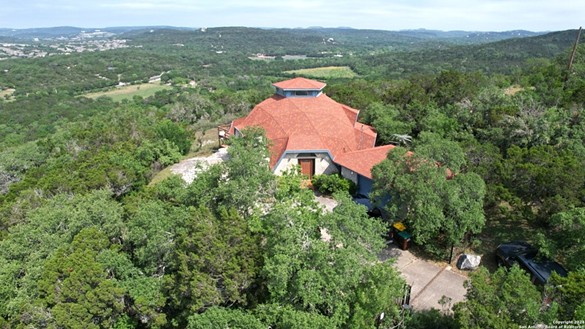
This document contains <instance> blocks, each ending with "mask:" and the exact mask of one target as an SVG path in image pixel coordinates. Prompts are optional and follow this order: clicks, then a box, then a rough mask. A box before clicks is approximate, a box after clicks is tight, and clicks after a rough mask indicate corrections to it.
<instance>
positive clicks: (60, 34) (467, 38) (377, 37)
mask: <svg viewBox="0 0 585 329" xmlns="http://www.w3.org/2000/svg"><path fill="white" fill-rule="evenodd" d="M216 29H230V27H221V28H216ZM250 29H253V30H264V31H285V30H289V31H291V33H292V34H298V35H306V34H315V35H323V34H329V35H331V36H333V37H335V36H338V37H341V36H351V35H354V36H367V37H368V38H373V41H374V42H382V41H386V42H396V41H397V40H398V41H400V40H399V39H401V38H404V37H406V38H416V39H420V40H443V41H450V42H455V43H483V42H492V41H499V40H505V39H510V38H523V37H530V36H535V35H540V34H543V33H544V32H530V31H524V30H516V31H506V32H472V31H438V30H426V29H416V30H401V31H386V30H360V29H353V28H351V27H338V28H324V27H319V26H315V27H310V28H298V29H279V28H263V29H255V28H250ZM151 30H177V31H193V30H198V29H196V28H188V27H176V26H120V27H106V28H93V27H92V28H81V27H72V26H59V27H47V28H30V29H9V28H0V37H11V38H16V39H35V38H38V39H53V38H72V37H75V36H78V35H79V34H80V33H82V32H86V33H87V32H95V31H101V32H108V33H113V34H116V35H118V34H124V33H132V34H137V33H140V32H148V31H151Z"/></svg>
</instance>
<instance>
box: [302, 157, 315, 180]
mask: <svg viewBox="0 0 585 329" xmlns="http://www.w3.org/2000/svg"><path fill="white" fill-rule="evenodd" d="M299 165H300V166H301V174H303V175H305V176H307V177H309V179H313V175H314V174H315V159H299Z"/></svg>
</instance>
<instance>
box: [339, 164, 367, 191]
mask: <svg viewBox="0 0 585 329" xmlns="http://www.w3.org/2000/svg"><path fill="white" fill-rule="evenodd" d="M341 176H343V177H344V178H347V179H349V180H351V181H352V182H354V183H355V184H356V185H357V187H358V190H357V194H363V195H368V194H369V193H370V192H372V188H374V181H373V180H371V179H369V178H367V177H364V176H362V175H360V174H358V173H356V172H354V171H352V170H350V169H347V168H345V167H341Z"/></svg>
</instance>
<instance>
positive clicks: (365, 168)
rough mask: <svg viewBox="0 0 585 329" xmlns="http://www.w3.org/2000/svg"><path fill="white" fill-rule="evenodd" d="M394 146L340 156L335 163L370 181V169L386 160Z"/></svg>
mask: <svg viewBox="0 0 585 329" xmlns="http://www.w3.org/2000/svg"><path fill="white" fill-rule="evenodd" d="M394 147H395V146H394V145H384V146H378V147H373V148H369V149H363V150H358V151H353V152H347V153H344V154H341V155H340V156H338V157H336V158H335V163H337V164H338V165H341V166H343V167H345V168H347V169H349V170H352V171H354V172H356V173H358V174H360V175H362V176H364V177H367V178H370V179H372V168H373V167H374V166H375V165H377V164H378V163H380V162H382V161H383V160H384V159H386V156H387V155H388V152H389V151H390V150H392V149H393V148H394Z"/></svg>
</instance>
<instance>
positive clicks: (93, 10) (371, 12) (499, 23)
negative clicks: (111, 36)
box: [0, 0, 585, 31]
mask: <svg viewBox="0 0 585 329" xmlns="http://www.w3.org/2000/svg"><path fill="white" fill-rule="evenodd" d="M2 2H4V3H3V4H2V5H1V6H0V8H1V9H0V27H7V28H30V27H49V26H77V27H95V28H99V27H109V26H145V25H149V26H150V25H172V26H185V27H216V26H248V27H309V26H323V27H339V26H348V27H354V28H364V29H366V28H367V29H381V30H401V29H417V28H426V29H437V30H467V31H507V30H516V29H524V30H531V31H558V30H567V29H576V28H579V26H581V25H584V24H583V23H584V22H585V2H583V0H556V1H555V0H552V1H551V0H441V1H431V0H359V1H356V0H352V1H348V0H295V1H288V0H286V1H285V0H283V1H277V0H271V1H267V0H212V1H210V0H191V1H188V0H99V1H98V0H73V1H72V0H20V1H18V0H16V1H10V0H3V1H2Z"/></svg>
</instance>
